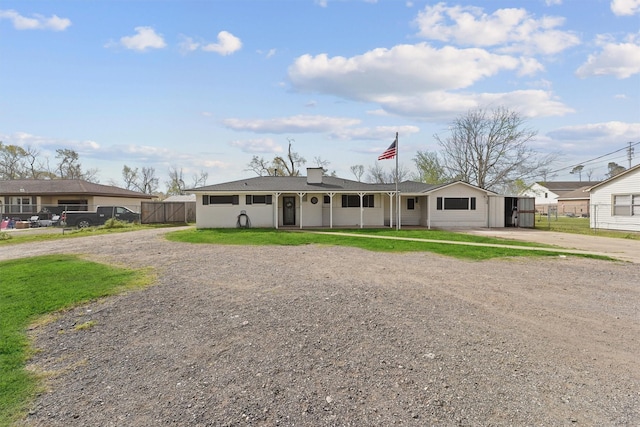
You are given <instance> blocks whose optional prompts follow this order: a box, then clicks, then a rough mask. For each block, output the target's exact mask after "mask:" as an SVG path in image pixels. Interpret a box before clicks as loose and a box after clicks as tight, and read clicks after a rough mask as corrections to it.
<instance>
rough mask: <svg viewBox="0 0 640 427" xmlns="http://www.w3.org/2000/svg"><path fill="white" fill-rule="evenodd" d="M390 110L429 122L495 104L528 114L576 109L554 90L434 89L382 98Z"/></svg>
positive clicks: (545, 113) (537, 115) (383, 103)
mask: <svg viewBox="0 0 640 427" xmlns="http://www.w3.org/2000/svg"><path fill="white" fill-rule="evenodd" d="M378 102H379V103H380V105H382V106H383V108H384V109H385V110H386V111H389V112H390V113H393V114H397V115H401V116H409V117H413V118H416V119H421V120H425V121H429V120H435V121H437V120H446V119H448V118H450V117H452V116H457V115H460V114H463V113H465V112H467V111H468V110H470V109H473V108H478V107H486V106H491V105H500V106H504V107H506V108H508V109H510V110H513V111H517V112H519V113H520V114H522V115H523V116H525V117H545V116H562V115H564V114H567V113H571V112H573V109H571V108H570V107H568V106H566V105H565V104H563V103H562V102H560V101H558V100H556V99H555V98H554V96H553V94H552V93H551V92H548V91H543V90H518V91H513V92H504V93H451V92H446V91H433V92H427V93H423V94H416V95H413V96H395V97H385V98H384V99H382V98H381V99H378Z"/></svg>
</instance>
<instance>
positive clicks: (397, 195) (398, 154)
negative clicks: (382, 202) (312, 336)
mask: <svg viewBox="0 0 640 427" xmlns="http://www.w3.org/2000/svg"><path fill="white" fill-rule="evenodd" d="M398 145H399V141H398V132H396V230H400V193H398V181H399V179H398V157H399V156H400V150H399V147H398Z"/></svg>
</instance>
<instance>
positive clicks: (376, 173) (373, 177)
mask: <svg viewBox="0 0 640 427" xmlns="http://www.w3.org/2000/svg"><path fill="white" fill-rule="evenodd" d="M407 176H409V171H408V170H407V169H406V168H404V167H403V166H402V165H400V166H398V182H402V181H403V180H405V179H406V178H407ZM367 182H370V183H374V184H392V183H394V182H396V171H395V169H392V170H389V171H386V170H384V168H383V167H382V166H381V165H380V163H377V162H376V163H374V165H373V166H369V168H368V169H367Z"/></svg>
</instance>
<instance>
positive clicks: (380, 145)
mask: <svg viewBox="0 0 640 427" xmlns="http://www.w3.org/2000/svg"><path fill="white" fill-rule="evenodd" d="M497 106H503V107H506V108H509V109H512V110H515V111H518V112H519V113H520V114H522V115H523V116H524V117H526V119H527V125H528V126H529V127H530V128H532V129H534V130H537V132H538V135H537V137H536V140H535V141H534V142H533V143H532V148H534V149H536V150H538V151H540V152H543V153H549V152H553V153H557V154H558V156H559V157H558V161H557V162H556V163H555V164H554V165H553V166H552V169H554V170H557V171H558V172H557V174H556V176H555V178H556V179H558V180H560V179H567V180H574V179H577V177H576V176H573V175H570V174H569V169H567V167H569V166H572V165H575V164H578V163H581V162H586V161H587V160H590V159H593V158H596V157H599V156H602V155H604V154H607V153H610V152H613V151H616V150H622V151H618V152H617V153H615V154H614V155H611V156H605V157H603V158H602V159H600V160H599V161H597V162H592V163H585V169H584V171H585V172H586V171H591V174H592V178H593V179H599V178H602V177H603V176H604V174H605V173H606V172H607V169H606V165H607V163H608V162H610V161H615V162H617V163H619V164H621V165H623V166H628V160H627V153H626V151H624V150H623V149H624V148H625V147H627V146H628V142H639V141H640V0H527V1H520V2H514V1H480V0H473V1H465V2H424V1H401V0H378V1H374V0H368V1H363V0H344V1H342V0H318V1H313V0H286V1H285V0H281V1H271V0H235V1H234V0H226V1H222V0H221V1H218V0H209V1H207V0H200V1H190V0H163V1H154V0H145V1H124V0H122V1H115V0H114V1H65V0H62V1H30V0H21V1H3V2H2V3H0V140H1V141H3V142H4V143H5V144H15V145H21V146H23V147H27V146H29V147H33V148H36V149H38V150H39V151H40V153H41V155H42V156H43V157H48V159H49V161H50V162H51V163H55V150H56V149H57V148H71V149H74V150H76V151H77V152H78V153H79V154H80V160H81V163H82V165H83V167H84V168H85V169H87V168H97V169H98V170H99V173H98V177H99V179H100V182H101V183H105V184H106V183H110V182H119V181H121V171H122V167H123V166H124V165H128V166H130V167H139V168H141V167H143V166H146V167H149V166H150V167H153V168H155V170H156V175H157V176H158V177H160V179H161V189H163V188H164V182H165V181H166V175H167V171H168V169H169V168H170V167H174V168H178V169H182V170H183V173H184V176H185V178H186V181H187V183H189V181H190V180H191V177H192V176H193V175H195V174H198V173H200V172H201V171H204V172H207V173H208V174H209V179H208V181H207V183H208V184H214V183H218V182H224V181H228V180H235V179H241V178H243V177H249V176H255V174H254V173H253V172H249V171H247V164H248V163H249V162H250V160H251V158H252V156H254V155H258V156H261V157H264V158H265V159H272V158H273V157H274V156H276V155H282V154H284V153H286V149H287V145H288V141H289V140H292V141H293V149H294V150H295V151H297V152H298V153H300V154H301V155H302V156H303V157H305V158H306V159H307V166H315V162H314V159H315V158H321V159H322V160H325V161H328V162H330V164H329V169H330V170H332V171H335V172H336V173H337V174H338V176H341V177H344V178H351V179H354V176H353V174H352V173H351V172H350V166H352V165H356V164H362V165H364V166H365V167H369V166H372V165H373V164H375V162H376V161H377V156H378V155H379V154H380V153H382V151H384V150H385V149H386V148H387V147H388V146H389V144H390V143H391V142H392V141H393V139H394V137H395V133H396V132H398V133H399V136H400V138H399V143H400V144H399V146H400V157H399V160H400V164H401V165H402V166H403V167H404V168H405V169H409V170H413V160H412V159H413V157H414V156H415V153H416V151H417V150H423V151H424V150H429V151H437V150H438V149H439V147H438V145H437V144H436V143H435V140H434V138H433V135H434V134H439V135H446V134H447V129H448V123H450V122H451V120H452V119H454V118H455V117H457V116H460V115H464V114H465V113H466V112H467V111H469V109H471V108H476V107H483V108H487V107H497ZM634 154H635V156H634V159H633V162H632V164H637V163H639V162H640V160H639V159H640V146H637V147H635V153H634ZM382 165H383V167H385V168H387V169H389V170H391V168H392V167H393V166H394V162H393V161H388V160H387V161H383V163H382ZM585 172H583V180H584V179H586V178H585V176H584V174H585Z"/></svg>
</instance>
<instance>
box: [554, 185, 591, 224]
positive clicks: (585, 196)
mask: <svg viewBox="0 0 640 427" xmlns="http://www.w3.org/2000/svg"><path fill="white" fill-rule="evenodd" d="M588 189H589V186H584V187H580V188H578V189H577V190H573V191H568V192H566V193H564V194H563V195H562V196H558V214H559V215H567V216H579V217H588V216H589V192H588V191H587V190H588Z"/></svg>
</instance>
